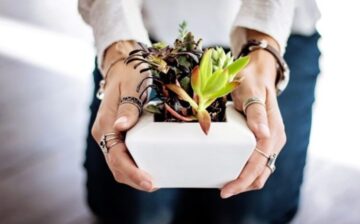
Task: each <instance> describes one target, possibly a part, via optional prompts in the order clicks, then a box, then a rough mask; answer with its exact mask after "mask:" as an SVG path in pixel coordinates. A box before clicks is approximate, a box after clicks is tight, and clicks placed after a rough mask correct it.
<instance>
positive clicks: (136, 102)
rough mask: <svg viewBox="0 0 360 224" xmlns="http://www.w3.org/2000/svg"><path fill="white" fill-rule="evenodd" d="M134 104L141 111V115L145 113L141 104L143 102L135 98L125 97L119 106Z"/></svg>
mask: <svg viewBox="0 0 360 224" xmlns="http://www.w3.org/2000/svg"><path fill="white" fill-rule="evenodd" d="M126 103H129V104H132V105H134V106H135V107H136V108H137V109H138V111H139V115H140V114H142V111H143V102H141V100H140V99H139V98H137V97H133V96H125V97H121V98H120V102H119V105H121V104H126Z"/></svg>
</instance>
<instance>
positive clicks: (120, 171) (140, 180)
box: [106, 143, 156, 192]
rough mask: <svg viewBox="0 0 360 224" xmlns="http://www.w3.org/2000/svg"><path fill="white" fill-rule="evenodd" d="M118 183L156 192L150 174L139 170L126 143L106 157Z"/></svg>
mask: <svg viewBox="0 0 360 224" xmlns="http://www.w3.org/2000/svg"><path fill="white" fill-rule="evenodd" d="M106 160H107V162H108V163H109V167H110V169H111V171H112V173H113V175H114V178H115V180H116V181H117V182H119V183H123V184H127V185H129V186H131V187H133V188H136V189H138V190H143V191H148V192H150V191H154V190H156V189H154V188H153V184H152V178H151V176H150V174H148V173H147V172H145V171H144V170H141V169H139V168H138V167H137V166H136V164H135V163H134V161H133V160H132V158H131V156H130V155H129V153H128V151H127V149H126V146H125V144H124V143H119V144H117V145H116V146H114V147H113V148H112V149H111V150H110V152H109V154H107V156H106Z"/></svg>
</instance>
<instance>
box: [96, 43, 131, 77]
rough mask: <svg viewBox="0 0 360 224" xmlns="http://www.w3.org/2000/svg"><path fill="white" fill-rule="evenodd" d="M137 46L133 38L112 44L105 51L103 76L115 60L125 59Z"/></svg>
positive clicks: (102, 66)
mask: <svg viewBox="0 0 360 224" xmlns="http://www.w3.org/2000/svg"><path fill="white" fill-rule="evenodd" d="M136 48H137V43H136V42H135V41H132V40H123V41H118V42H115V43H113V44H111V45H110V46H109V47H108V48H107V49H106V50H105V52H104V58H103V64H102V65H101V70H102V73H103V76H105V75H106V73H108V72H109V71H108V70H109V69H110V68H111V67H112V66H113V64H114V62H116V61H121V60H124V59H126V58H127V57H128V55H129V53H130V52H131V51H133V50H135V49H136Z"/></svg>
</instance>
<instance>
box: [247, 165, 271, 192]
mask: <svg viewBox="0 0 360 224" xmlns="http://www.w3.org/2000/svg"><path fill="white" fill-rule="evenodd" d="M270 175H271V170H270V168H269V167H266V168H265V169H264V172H263V173H262V174H261V175H260V176H258V177H257V178H256V179H255V180H254V182H253V183H252V184H251V185H250V187H248V188H247V189H246V190H244V191H243V192H247V191H253V190H260V189H262V188H263V187H264V186H265V184H266V181H267V180H268V179H269V177H270Z"/></svg>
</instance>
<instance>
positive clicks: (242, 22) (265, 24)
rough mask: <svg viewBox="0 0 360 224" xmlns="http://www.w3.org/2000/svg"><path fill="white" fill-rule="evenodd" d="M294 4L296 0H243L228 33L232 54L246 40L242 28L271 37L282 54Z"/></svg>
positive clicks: (289, 28) (289, 29) (287, 36)
mask: <svg viewBox="0 0 360 224" xmlns="http://www.w3.org/2000/svg"><path fill="white" fill-rule="evenodd" d="M295 6H296V0H243V1H242V4H241V6H240V10H239V11H238V14H237V16H236V18H235V21H234V24H233V28H232V31H231V34H230V41H231V47H232V50H233V52H234V54H238V53H239V51H240V48H241V46H242V45H243V44H244V43H245V42H246V39H245V34H244V28H247V29H252V30H256V31H259V32H262V33H265V34H267V35H269V36H271V37H273V38H274V39H275V40H276V41H277V42H278V44H279V45H280V49H281V54H284V52H285V48H286V42H287V39H288V38H289V35H290V32H291V26H292V23H293V17H294V12H295Z"/></svg>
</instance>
